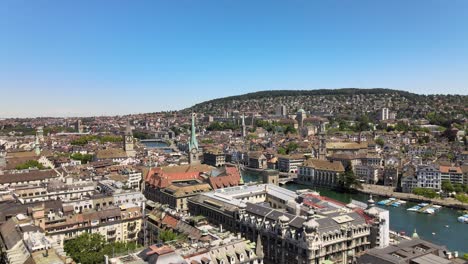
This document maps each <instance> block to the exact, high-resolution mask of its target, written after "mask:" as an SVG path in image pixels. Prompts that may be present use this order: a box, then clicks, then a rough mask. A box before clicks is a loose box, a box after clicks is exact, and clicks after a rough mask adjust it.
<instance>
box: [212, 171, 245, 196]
mask: <svg viewBox="0 0 468 264" xmlns="http://www.w3.org/2000/svg"><path fill="white" fill-rule="evenodd" d="M240 178H241V176H240V173H239V171H238V170H237V168H236V167H226V175H220V176H217V177H210V178H209V179H208V181H209V182H210V185H211V187H212V188H213V189H215V190H216V189H219V188H225V187H233V186H237V185H239V181H240Z"/></svg>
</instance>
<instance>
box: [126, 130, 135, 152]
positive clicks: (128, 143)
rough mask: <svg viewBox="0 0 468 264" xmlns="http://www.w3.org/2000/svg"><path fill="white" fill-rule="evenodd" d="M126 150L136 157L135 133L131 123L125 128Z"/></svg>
mask: <svg viewBox="0 0 468 264" xmlns="http://www.w3.org/2000/svg"><path fill="white" fill-rule="evenodd" d="M124 150H125V152H126V153H127V156H129V157H135V156H136V151H135V149H134V148H133V133H132V128H131V127H130V124H127V127H126V128H125V135H124Z"/></svg>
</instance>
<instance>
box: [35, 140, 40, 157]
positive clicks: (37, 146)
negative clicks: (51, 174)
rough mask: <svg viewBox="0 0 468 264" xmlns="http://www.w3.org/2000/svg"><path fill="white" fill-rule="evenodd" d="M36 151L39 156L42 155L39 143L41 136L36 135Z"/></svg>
mask: <svg viewBox="0 0 468 264" xmlns="http://www.w3.org/2000/svg"><path fill="white" fill-rule="evenodd" d="M34 152H35V153H36V155H37V156H39V155H41V148H40V145H39V137H38V136H36V141H35V142H34Z"/></svg>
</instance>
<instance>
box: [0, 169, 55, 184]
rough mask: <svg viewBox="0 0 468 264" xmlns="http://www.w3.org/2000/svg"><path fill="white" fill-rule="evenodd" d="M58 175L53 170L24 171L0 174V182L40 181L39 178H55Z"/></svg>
mask: <svg viewBox="0 0 468 264" xmlns="http://www.w3.org/2000/svg"><path fill="white" fill-rule="evenodd" d="M58 176H59V175H58V173H57V172H56V171H55V170H43V171H29V172H25V173H12V174H3V175H0V184H5V183H16V182H28V181H40V180H45V179H49V178H55V177H58Z"/></svg>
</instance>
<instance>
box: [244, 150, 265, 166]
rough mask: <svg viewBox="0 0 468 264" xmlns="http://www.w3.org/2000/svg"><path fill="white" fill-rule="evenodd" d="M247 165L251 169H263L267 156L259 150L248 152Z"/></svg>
mask: <svg viewBox="0 0 468 264" xmlns="http://www.w3.org/2000/svg"><path fill="white" fill-rule="evenodd" d="M248 157H249V163H248V164H249V167H250V168H253V169H265V168H267V158H266V157H265V155H263V153H262V152H259V151H251V152H249V154H248Z"/></svg>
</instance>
